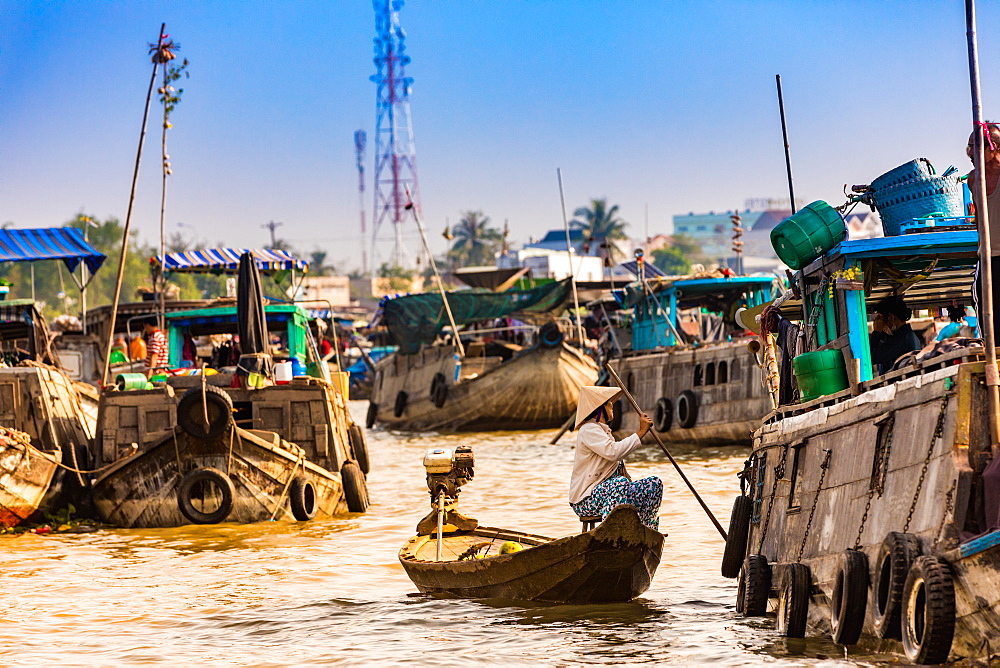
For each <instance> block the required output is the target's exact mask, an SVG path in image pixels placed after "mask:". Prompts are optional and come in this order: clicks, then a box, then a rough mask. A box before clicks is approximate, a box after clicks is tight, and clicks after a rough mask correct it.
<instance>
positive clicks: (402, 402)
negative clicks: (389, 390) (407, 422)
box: [392, 390, 410, 417]
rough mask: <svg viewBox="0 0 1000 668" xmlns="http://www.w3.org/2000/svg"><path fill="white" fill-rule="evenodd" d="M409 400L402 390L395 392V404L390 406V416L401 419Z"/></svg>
mask: <svg viewBox="0 0 1000 668" xmlns="http://www.w3.org/2000/svg"><path fill="white" fill-rule="evenodd" d="M409 398H410V396H409V395H408V394H407V393H406V392H404V391H403V390H400V391H399V392H397V393H396V402H395V403H394V404H393V405H392V414H393V415H395V416H396V417H403V413H404V412H405V411H406V403H407V401H408V400H409Z"/></svg>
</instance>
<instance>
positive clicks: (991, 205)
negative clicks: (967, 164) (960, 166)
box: [965, 121, 1000, 330]
mask: <svg viewBox="0 0 1000 668" xmlns="http://www.w3.org/2000/svg"><path fill="white" fill-rule="evenodd" d="M984 125H985V127H983V128H982V130H978V129H977V130H974V131H973V133H972V134H971V135H969V143H968V145H967V146H966V147H965V153H966V155H968V156H969V159H970V160H972V161H973V163H974V162H975V157H974V156H973V154H972V152H973V140H974V139H975V136H976V132H982V133H983V171H984V172H985V173H986V204H985V208H986V212H987V214H988V218H989V224H990V255H991V257H990V268H989V272H990V276H991V277H992V279H993V286H994V287H993V328H994V330H996V327H997V325H998V324H1000V289H998V288H1000V282H998V281H1000V188H998V187H997V186H998V185H1000V127H998V126H997V124H996V123H994V122H992V121H990V122H987V123H985V124H984ZM968 183H969V190H971V191H972V201H973V202H974V203H975V210H976V211H979V208H980V206H983V205H982V198H981V197H980V194H979V177H978V176H977V175H976V170H975V169H973V170H972V171H971V172H969V181H968ZM984 271H986V269H985V268H984V267H981V266H980V265H979V264H976V279H975V288H973V290H972V299H973V306H974V307H975V309H976V316H977V317H978V316H979V314H980V313H982V307H981V305H982V304H983V289H984V286H983V279H982V276H983V272H984Z"/></svg>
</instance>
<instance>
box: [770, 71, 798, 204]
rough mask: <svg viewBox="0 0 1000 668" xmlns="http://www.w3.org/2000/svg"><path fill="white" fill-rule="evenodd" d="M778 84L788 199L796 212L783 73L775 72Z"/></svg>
mask: <svg viewBox="0 0 1000 668" xmlns="http://www.w3.org/2000/svg"><path fill="white" fill-rule="evenodd" d="M774 80H775V82H777V84H778V112H779V113H780V114H781V138H782V140H784V142H785V171H786V172H788V199H789V200H790V201H791V209H792V213H793V214H794V213H795V189H794V188H792V155H791V153H790V152H789V150H788V127H787V126H786V125H785V98H784V96H783V95H782V94H781V75H780V74H775V75H774Z"/></svg>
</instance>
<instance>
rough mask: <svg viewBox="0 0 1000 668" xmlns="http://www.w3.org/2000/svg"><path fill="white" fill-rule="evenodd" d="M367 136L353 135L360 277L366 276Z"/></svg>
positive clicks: (359, 131) (359, 133)
mask: <svg viewBox="0 0 1000 668" xmlns="http://www.w3.org/2000/svg"><path fill="white" fill-rule="evenodd" d="M367 143H368V135H366V134H365V131H364V130H357V131H356V132H355V133H354V153H355V155H356V157H357V161H358V210H359V211H360V212H361V275H362V276H368V249H367V248H366V247H365V244H366V243H368V240H367V239H365V145H366V144H367Z"/></svg>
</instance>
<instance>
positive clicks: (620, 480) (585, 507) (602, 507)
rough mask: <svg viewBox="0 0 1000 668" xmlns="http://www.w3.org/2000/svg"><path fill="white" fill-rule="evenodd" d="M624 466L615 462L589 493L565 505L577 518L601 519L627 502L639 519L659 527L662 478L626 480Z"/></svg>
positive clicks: (650, 526)
mask: <svg viewBox="0 0 1000 668" xmlns="http://www.w3.org/2000/svg"><path fill="white" fill-rule="evenodd" d="M624 469H625V465H624V463H623V462H618V468H616V469H615V472H614V473H612V474H611V477H610V478H608V479H606V480H603V481H602V482H599V483H597V486H596V487H594V491H592V492H591V493H590V496H588V497H587V498H585V499H584V500H583V501H580V502H579V503H571V504H569V506H570V508H572V509H573V511H574V512H575V513H576V514H577V515H579V516H580V517H588V516H589V517H595V516H600V517H601V519H602V520H603V519H604V518H605V517H607V516H608V515H609V514H610V513H611V511H612V510H614V509H615V508H617V507H618V506H620V505H622V504H626V503H630V504H632V505H633V506H635V507H636V510H638V511H639V520H640V521H641V522H642V523H643V524H644V525H646V526H647V527H649V528H650V529H653V530H655V531H658V530H659V528H660V518H659V517H658V516H657V515H658V514H659V511H660V502H661V501H662V500H663V481H662V480H660V479H659V478H657V477H656V476H650V477H649V478H643V479H642V480H629V479H628V478H626V477H625V476H624V475H622V474H623V473H624Z"/></svg>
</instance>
